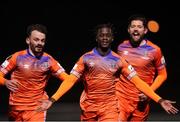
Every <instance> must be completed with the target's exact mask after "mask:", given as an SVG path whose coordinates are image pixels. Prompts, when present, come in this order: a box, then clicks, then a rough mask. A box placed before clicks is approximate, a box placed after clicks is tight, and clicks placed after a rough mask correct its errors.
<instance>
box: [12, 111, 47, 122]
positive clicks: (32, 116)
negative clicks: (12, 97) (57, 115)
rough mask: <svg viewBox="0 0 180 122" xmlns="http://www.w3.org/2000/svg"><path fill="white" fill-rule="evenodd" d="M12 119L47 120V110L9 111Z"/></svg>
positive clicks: (42, 121)
mask: <svg viewBox="0 0 180 122" xmlns="http://www.w3.org/2000/svg"><path fill="white" fill-rule="evenodd" d="M9 119H10V121H16V122H17V121H19V122H21V121H28V122H31V121H39V122H45V120H46V111H42V112H36V111H11V112H10V113H9Z"/></svg>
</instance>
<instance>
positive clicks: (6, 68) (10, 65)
mask: <svg viewBox="0 0 180 122" xmlns="http://www.w3.org/2000/svg"><path fill="white" fill-rule="evenodd" d="M17 56H18V54H17V53H15V54H13V55H10V56H9V57H7V58H6V60H5V61H4V62H3V63H2V64H1V66H0V71H1V72H2V73H3V74H4V75H6V74H7V73H9V72H10V71H12V70H13V69H14V68H15V67H16V60H17Z"/></svg>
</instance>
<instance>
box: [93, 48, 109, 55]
mask: <svg viewBox="0 0 180 122" xmlns="http://www.w3.org/2000/svg"><path fill="white" fill-rule="evenodd" d="M96 50H97V51H98V53H99V54H100V55H101V56H106V55H108V54H109V53H110V51H111V48H99V47H97V48H96Z"/></svg>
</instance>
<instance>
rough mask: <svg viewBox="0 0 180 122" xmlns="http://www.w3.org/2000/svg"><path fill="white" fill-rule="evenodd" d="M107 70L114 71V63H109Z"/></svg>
mask: <svg viewBox="0 0 180 122" xmlns="http://www.w3.org/2000/svg"><path fill="white" fill-rule="evenodd" d="M109 70H110V71H116V64H115V63H111V64H110V69H109Z"/></svg>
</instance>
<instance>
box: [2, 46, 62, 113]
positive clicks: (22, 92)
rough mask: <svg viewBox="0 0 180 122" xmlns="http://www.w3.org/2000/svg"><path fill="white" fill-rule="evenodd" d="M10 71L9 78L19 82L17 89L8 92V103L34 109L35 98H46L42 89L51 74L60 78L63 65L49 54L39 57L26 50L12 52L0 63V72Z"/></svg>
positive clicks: (17, 106)
mask: <svg viewBox="0 0 180 122" xmlns="http://www.w3.org/2000/svg"><path fill="white" fill-rule="evenodd" d="M11 71H12V73H11V79H12V80H14V79H15V80H17V81H18V82H19V86H18V90H17V91H16V92H10V97H9V104H10V105H11V106H12V108H14V109H15V110H35V109H36V108H37V106H38V102H37V100H39V99H48V95H47V93H46V92H45V91H44V89H45V87H46V84H47V81H48V79H49V77H50V76H51V75H54V76H56V77H59V78H62V79H64V78H63V77H64V76H65V75H60V74H61V73H63V72H64V69H63V67H62V66H61V65H60V64H59V63H58V62H57V61H56V60H55V59H54V58H53V57H52V56H50V55H49V54H47V53H45V52H44V53H43V55H42V56H41V57H40V58H37V57H35V56H32V55H31V54H30V53H29V52H28V50H23V51H19V52H16V53H14V54H13V55H12V56H11V57H9V58H7V59H6V60H5V61H4V63H3V64H2V65H1V68H0V72H1V73H3V74H4V75H6V74H8V73H10V72H11Z"/></svg>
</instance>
